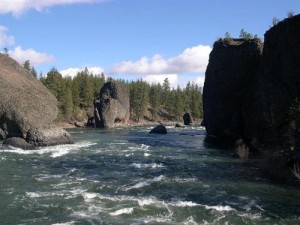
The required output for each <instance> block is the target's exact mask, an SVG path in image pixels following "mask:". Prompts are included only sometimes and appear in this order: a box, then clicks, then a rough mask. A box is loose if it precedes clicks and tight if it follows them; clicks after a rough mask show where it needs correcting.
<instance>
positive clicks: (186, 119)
mask: <svg viewBox="0 0 300 225" xmlns="http://www.w3.org/2000/svg"><path fill="white" fill-rule="evenodd" d="M183 123H184V125H192V124H193V123H194V120H193V117H192V115H191V114H190V113H189V112H186V113H185V114H184V115H183Z"/></svg>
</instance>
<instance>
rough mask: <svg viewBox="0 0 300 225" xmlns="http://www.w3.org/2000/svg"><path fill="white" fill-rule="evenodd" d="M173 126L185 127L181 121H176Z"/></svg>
mask: <svg viewBox="0 0 300 225" xmlns="http://www.w3.org/2000/svg"><path fill="white" fill-rule="evenodd" d="M175 127H180V128H185V126H184V125H183V124H182V123H176V124H175Z"/></svg>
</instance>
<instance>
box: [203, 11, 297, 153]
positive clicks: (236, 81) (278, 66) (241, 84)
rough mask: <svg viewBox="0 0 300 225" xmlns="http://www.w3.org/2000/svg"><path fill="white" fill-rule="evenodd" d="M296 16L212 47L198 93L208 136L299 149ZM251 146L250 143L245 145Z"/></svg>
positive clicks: (265, 146) (219, 42)
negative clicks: (261, 34)
mask: <svg viewBox="0 0 300 225" xmlns="http://www.w3.org/2000/svg"><path fill="white" fill-rule="evenodd" d="M299 62H300V15H297V16H293V17H292V18H287V19H285V20H283V21H281V22H279V23H278V24H277V25H275V26H273V27H272V28H271V29H270V30H268V31H267V32H266V33H265V42H264V44H262V43H261V42H260V41H259V40H258V39H252V40H243V39H221V40H218V41H217V42H216V43H215V44H214V48H213V50H212V52H211V54H210V59H209V64H208V67H207V70H206V74H205V84H204V89H203V104H204V124H205V127H206V130H207V134H208V136H214V137H217V138H225V139H227V140H228V139H233V140H236V139H239V138H242V139H243V140H244V141H245V144H246V145H250V147H253V146H251V144H253V143H257V145H259V146H260V147H261V148H265V149H266V148H268V149H272V151H276V150H278V149H281V150H284V151H285V152H288V151H290V149H299V148H300V134H299V131H300V130H299V128H300V64H299ZM250 143H251V144H250Z"/></svg>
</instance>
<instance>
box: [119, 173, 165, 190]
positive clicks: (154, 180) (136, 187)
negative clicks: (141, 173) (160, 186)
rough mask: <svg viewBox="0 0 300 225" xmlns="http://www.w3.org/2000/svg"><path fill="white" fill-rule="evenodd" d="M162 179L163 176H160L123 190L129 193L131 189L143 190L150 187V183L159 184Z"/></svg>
mask: <svg viewBox="0 0 300 225" xmlns="http://www.w3.org/2000/svg"><path fill="white" fill-rule="evenodd" d="M163 179H164V176H163V175H160V176H158V177H154V178H152V179H147V180H144V181H141V182H138V183H136V184H135V185H133V186H131V187H127V188H123V190H124V191H129V190H131V189H139V188H143V187H146V186H150V185H151V184H152V183H155V182H160V181H162V180H163Z"/></svg>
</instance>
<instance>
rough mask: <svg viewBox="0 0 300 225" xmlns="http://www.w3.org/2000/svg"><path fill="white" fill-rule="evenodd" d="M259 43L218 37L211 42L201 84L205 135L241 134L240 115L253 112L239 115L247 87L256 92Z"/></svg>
mask: <svg viewBox="0 0 300 225" xmlns="http://www.w3.org/2000/svg"><path fill="white" fill-rule="evenodd" d="M262 47H263V44H262V42H261V41H260V40H259V39H251V40H244V39H220V40H218V41H216V42H215V43H214V47H213V50H212V52H211V53H210V57H209V63H208V66H207V70H206V73H205V82H204V87H203V110H204V121H205V122H204V125H205V127H206V131H207V135H208V136H215V137H218V138H228V139H230V138H232V139H237V138H240V137H241V135H243V121H242V120H243V117H247V116H248V117H249V116H252V115H251V113H249V112H248V114H244V115H242V113H243V112H244V111H245V110H244V109H243V107H244V105H247V104H246V103H245V101H248V99H246V97H245V96H246V95H247V94H248V91H252V96H255V95H256V93H257V92H259V90H255V89H254V86H255V82H256V78H257V72H258V69H259V65H260V60H261V55H262ZM251 99H252V97H251ZM249 104H251V105H252V104H253V103H252V102H250V103H249ZM251 110H252V109H251ZM255 113H256V112H255ZM255 115H257V114H255ZM247 121H248V120H247ZM252 122H253V121H252Z"/></svg>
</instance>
